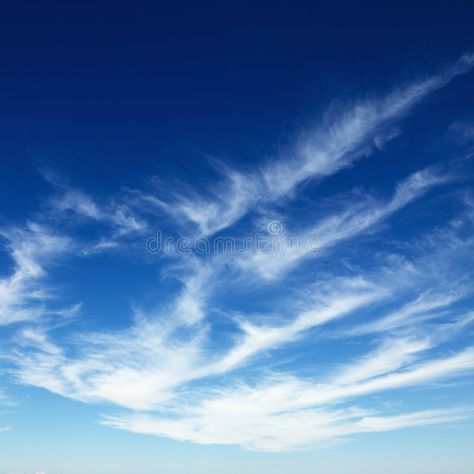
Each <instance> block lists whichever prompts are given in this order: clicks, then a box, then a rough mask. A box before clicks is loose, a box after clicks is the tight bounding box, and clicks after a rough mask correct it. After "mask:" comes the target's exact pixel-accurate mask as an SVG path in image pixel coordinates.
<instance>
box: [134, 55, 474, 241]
mask: <svg viewBox="0 0 474 474" xmlns="http://www.w3.org/2000/svg"><path fill="white" fill-rule="evenodd" d="M473 64H474V56H473V55H471V54H466V55H464V56H462V57H461V58H460V59H459V60H458V61H456V62H455V63H454V64H452V65H451V66H450V67H448V68H446V69H445V70H444V71H443V72H441V73H440V74H438V75H434V76H431V77H428V78H426V79H422V80H417V81H414V82H412V83H408V84H406V85H404V86H402V87H399V88H397V89H395V90H394V91H393V92H391V93H390V94H388V95H387V96H385V97H383V98H379V99H372V100H369V99H366V100H364V101H360V102H356V103H355V104H354V105H352V106H349V107H347V108H343V109H342V110H340V111H338V113H336V114H335V116H328V117H327V118H326V120H325V123H324V124H323V125H322V126H320V127H317V128H316V129H312V130H309V131H307V132H306V133H305V134H302V136H301V138H300V139H299V140H298V141H297V143H296V144H295V145H294V146H293V147H292V148H290V149H289V150H288V151H287V152H286V153H285V154H284V156H282V157H279V158H278V159H275V160H271V161H270V162H269V163H267V164H265V165H263V166H262V167H261V168H260V169H259V170H258V171H257V172H250V173H249V172H241V171H236V170H233V169H231V168H229V167H228V166H223V165H222V166H221V169H220V172H221V174H222V176H223V181H222V183H220V184H218V185H217V187H215V188H214V189H212V190H210V191H209V193H210V196H209V195H208V196H203V195H200V194H198V193H196V192H192V193H191V195H186V194H185V192H186V189H182V190H181V193H178V192H176V190H168V193H169V195H170V196H169V197H168V198H166V197H160V198H158V197H156V196H150V195H145V194H142V198H143V199H144V200H145V201H146V202H148V203H149V204H152V205H155V206H157V207H158V208H160V209H163V210H165V211H167V212H168V213H170V214H171V215H173V216H175V217H176V218H177V219H178V220H182V219H184V220H186V221H189V222H192V223H194V224H195V225H197V227H198V229H199V232H200V233H201V234H203V235H211V234H214V233H216V232H218V231H220V230H222V229H225V228H227V227H229V226H231V225H233V224H234V223H235V222H236V221H237V220H239V219H240V218H241V217H242V216H243V215H245V214H246V213H247V212H248V211H249V210H251V209H252V208H253V207H254V206H256V205H258V204H264V203H271V202H274V201H276V200H280V199H282V198H285V197H288V196H290V195H291V194H292V193H293V192H294V191H295V190H296V188H297V187H298V186H299V185H301V184H302V183H304V182H307V181H309V180H314V179H322V178H324V177H327V176H330V175H332V174H335V173H337V172H338V171H340V170H341V169H343V168H346V167H348V166H350V165H351V164H352V163H354V162H355V161H356V160H358V159H360V158H363V157H364V156H367V155H368V154H370V153H371V152H372V151H373V149H374V148H380V147H381V146H382V145H383V144H384V143H385V142H386V141H388V140H390V139H392V138H393V137H394V136H396V133H393V130H394V125H395V124H396V123H397V122H398V121H400V120H401V119H402V118H404V117H405V116H406V115H407V114H408V113H409V112H410V111H411V110H412V109H413V107H414V106H415V105H417V104H418V103H419V102H420V101H421V100H422V99H424V98H425V97H426V96H428V95H429V94H430V93H432V92H434V91H436V90H437V89H439V88H441V87H444V86H445V85H446V84H447V83H449V82H450V81H451V80H452V79H453V78H454V77H455V76H457V75H459V74H465V73H467V72H468V71H470V69H471V68H472V66H473ZM169 198H170V199H169Z"/></svg>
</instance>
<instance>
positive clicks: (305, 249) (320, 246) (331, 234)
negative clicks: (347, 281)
mask: <svg viewBox="0 0 474 474" xmlns="http://www.w3.org/2000/svg"><path fill="white" fill-rule="evenodd" d="M449 179H450V177H449V175H447V174H446V173H444V174H441V173H440V172H437V171H435V170H433V169H425V170H422V171H418V172H416V173H414V174H412V175H411V176H409V177H408V178H406V179H405V180H403V181H401V182H400V183H399V184H398V185H397V188H396V191H395V193H394V195H393V196H392V198H391V199H390V200H389V201H387V202H380V201H377V200H375V199H373V198H371V197H369V196H365V197H364V198H362V199H361V200H359V202H356V203H355V204H351V205H349V206H348V207H347V208H346V209H344V210H343V211H342V212H338V213H337V214H335V215H332V216H329V217H326V218H324V219H322V220H321V221H319V222H317V223H316V224H315V225H313V226H311V227H310V228H308V229H306V230H304V231H302V232H299V233H298V234H293V235H286V234H284V233H283V232H282V233H281V234H280V235H278V236H276V237H277V238H279V239H281V240H283V241H287V242H292V241H293V242H298V243H300V245H295V246H289V247H288V249H287V251H286V252H285V246H284V245H283V244H282V245H275V247H276V249H277V252H276V255H275V252H274V251H273V249H272V248H270V251H265V250H263V251H259V250H257V251H255V252H253V253H248V252H247V253H246V254H244V255H243V257H242V258H241V259H240V261H239V262H238V264H239V265H240V266H242V267H243V268H244V270H247V271H253V272H256V273H258V274H259V276H260V277H262V278H264V279H270V280H271V279H275V278H277V277H280V276H282V275H283V274H284V273H285V272H286V271H287V270H288V269H290V268H292V267H294V266H295V265H296V264H297V263H298V262H300V261H301V260H303V259H305V258H311V257H315V256H318V255H320V254H321V253H322V252H324V251H325V250H327V249H328V248H330V247H332V246H334V245H335V244H337V243H338V242H341V241H345V240H348V239H350V238H353V237H355V236H357V235H358V234H360V233H362V232H365V231H368V230H370V229H371V228H373V227H374V226H376V225H377V224H380V223H381V222H383V221H384V220H386V219H387V218H388V217H390V216H391V215H392V214H393V213H394V212H396V211H398V210H400V209H402V208H403V207H405V206H406V205H407V204H409V203H410V202H412V201H414V200H415V199H417V198H419V197H420V196H421V195H423V194H424V193H426V192H427V191H428V190H429V189H431V188H432V187H433V186H436V185H439V184H442V183H446V182H447V181H449ZM273 238H275V236H273ZM305 242H311V243H313V245H301V243H305Z"/></svg>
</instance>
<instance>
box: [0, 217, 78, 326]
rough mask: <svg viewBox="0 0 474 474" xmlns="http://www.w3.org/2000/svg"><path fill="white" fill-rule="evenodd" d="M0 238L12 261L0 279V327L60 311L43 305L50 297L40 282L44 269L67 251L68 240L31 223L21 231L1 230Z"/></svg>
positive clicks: (16, 229) (43, 284) (70, 243)
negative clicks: (10, 268) (9, 268)
mask: <svg viewBox="0 0 474 474" xmlns="http://www.w3.org/2000/svg"><path fill="white" fill-rule="evenodd" d="M0 235H1V236H2V237H3V238H4V239H6V248H7V250H8V252H9V255H10V257H11V259H12V260H13V269H12V271H11V273H10V275H8V276H6V277H4V278H2V279H0V325H6V324H11V323H14V322H18V321H28V320H34V319H37V318H39V317H40V316H42V315H44V314H48V313H49V314H54V313H56V314H58V313H61V312H64V311H65V309H64V308H61V309H52V308H51V307H47V306H46V302H47V301H48V300H49V299H51V294H50V292H49V291H48V289H47V288H48V287H47V285H46V284H45V281H44V280H45V277H46V275H47V272H46V266H47V265H49V264H51V262H52V261H54V259H55V258H57V257H58V256H60V255H63V254H64V253H66V252H68V251H70V249H71V247H72V242H71V240H70V239H68V238H67V237H64V236H61V235H58V234H55V233H54V232H51V231H50V230H48V229H47V228H45V227H43V226H41V225H39V224H36V223H33V222H30V223H28V224H27V226H26V228H24V229H19V228H14V229H2V230H1V231H0ZM66 311H67V310H66ZM71 311H74V309H71Z"/></svg>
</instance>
